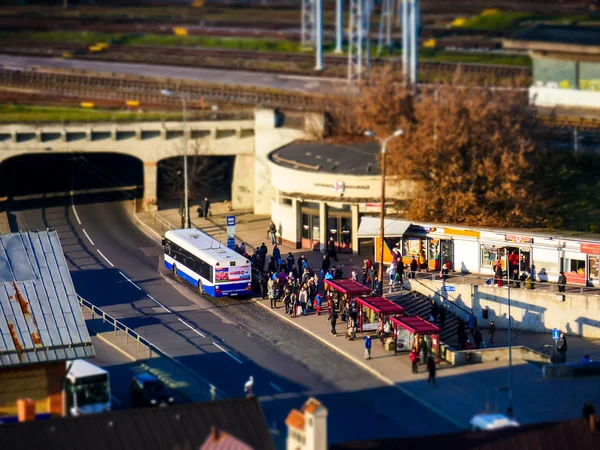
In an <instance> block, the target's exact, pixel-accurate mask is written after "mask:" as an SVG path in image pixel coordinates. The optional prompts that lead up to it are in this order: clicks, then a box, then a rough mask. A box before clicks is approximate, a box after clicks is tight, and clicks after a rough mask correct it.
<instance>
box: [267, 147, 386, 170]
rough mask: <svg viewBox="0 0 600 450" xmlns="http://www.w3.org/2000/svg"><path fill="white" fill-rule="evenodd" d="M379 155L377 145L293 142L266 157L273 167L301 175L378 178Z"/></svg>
mask: <svg viewBox="0 0 600 450" xmlns="http://www.w3.org/2000/svg"><path fill="white" fill-rule="evenodd" d="M379 152H380V147H379V144H378V143H377V142H360V143H352V144H337V143H331V142H325V141H296V142H293V143H291V144H288V145H286V146H284V147H281V148H280V149H277V150H275V151H274V152H272V153H271V155H270V158H271V160H272V161H273V162H274V163H275V164H278V165H280V166H283V167H288V168H290V169H295V170H300V171H304V172H321V173H333V174H340V175H342V174H343V175H379V174H380V173H381V171H380V167H379V162H378V161H377V155H378V154H379Z"/></svg>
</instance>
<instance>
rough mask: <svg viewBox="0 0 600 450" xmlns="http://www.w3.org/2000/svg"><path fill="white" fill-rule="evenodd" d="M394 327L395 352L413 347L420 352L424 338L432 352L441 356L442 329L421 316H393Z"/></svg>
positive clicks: (391, 319)
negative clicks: (421, 341)
mask: <svg viewBox="0 0 600 450" xmlns="http://www.w3.org/2000/svg"><path fill="white" fill-rule="evenodd" d="M390 321H391V323H392V325H393V327H394V342H396V350H395V352H396V353H397V352H409V351H411V350H412V349H413V348H414V349H416V350H417V353H420V350H421V349H420V348H419V347H420V340H421V338H423V339H424V340H425V342H426V343H427V347H428V348H429V349H431V351H432V353H433V354H435V355H437V356H438V357H439V356H440V333H441V332H442V330H441V329H440V328H439V327H437V326H435V325H433V324H432V323H429V322H427V321H426V320H425V319H422V318H420V317H419V316H403V317H391V318H390Z"/></svg>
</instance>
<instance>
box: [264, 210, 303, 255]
mask: <svg viewBox="0 0 600 450" xmlns="http://www.w3.org/2000/svg"><path fill="white" fill-rule="evenodd" d="M299 215H300V207H299V205H298V201H297V200H295V199H294V200H292V205H291V206H288V205H281V204H279V203H277V201H273V202H272V205H271V219H272V220H273V223H274V224H275V226H276V227H277V232H278V234H279V236H281V238H282V239H283V240H284V241H285V242H286V243H288V244H290V245H292V246H294V247H297V248H300V243H301V241H302V235H301V231H300V229H299V227H300V226H301V220H300V218H299V217H298V216H299Z"/></svg>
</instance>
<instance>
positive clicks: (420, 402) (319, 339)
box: [134, 217, 465, 429]
mask: <svg viewBox="0 0 600 450" xmlns="http://www.w3.org/2000/svg"><path fill="white" fill-rule="evenodd" d="M136 221H137V222H138V223H141V224H142V225H144V227H146V228H148V229H149V230H150V231H152V233H154V234H156V235H157V236H160V235H159V234H158V233H156V231H154V230H153V229H152V228H151V227H150V226H148V225H146V224H145V223H143V222H142V221H141V220H139V219H137V217H136V218H135V220H134V223H135V222H136ZM144 233H146V232H144ZM254 303H256V304H258V305H260V306H261V307H262V308H265V309H266V310H267V311H269V312H270V313H271V314H274V315H275V316H277V317H278V318H279V319H280V320H285V321H287V322H289V323H291V324H293V325H294V326H295V327H296V328H298V329H299V330H301V331H302V332H304V333H306V334H308V335H310V336H311V337H313V338H314V339H317V340H318V341H319V342H321V343H323V344H325V345H327V346H328V347H329V348H331V349H332V350H334V351H335V352H337V353H339V354H340V355H342V356H344V357H345V358H347V359H349V360H350V361H352V362H353V363H354V364H356V365H358V366H360V367H361V368H362V369H364V370H366V371H367V372H369V373H370V374H372V375H374V376H375V377H377V378H378V379H380V380H381V381H383V382H384V383H385V384H387V385H389V386H392V387H394V388H396V389H398V390H399V391H400V392H402V393H403V394H405V395H406V396H408V397H410V398H411V399H413V400H415V401H416V402H417V403H419V404H420V405H422V406H424V407H425V408H427V409H428V410H430V411H432V412H433V413H435V414H437V415H438V416H440V417H441V418H442V419H445V420H446V421H448V422H450V423H451V424H453V425H455V426H456V427H458V428H459V429H463V428H465V425H464V424H462V423H460V422H458V421H457V420H455V419H454V418H452V417H450V416H448V415H446V414H444V413H442V412H441V411H439V410H438V409H436V408H435V407H434V406H432V405H430V404H429V403H427V402H426V401H424V400H422V399H421V398H420V397H418V396H417V395H415V394H413V393H412V392H410V391H409V390H407V389H406V388H404V387H402V386H400V385H398V384H396V383H394V382H393V381H392V380H390V379H389V378H388V377H386V376H384V375H381V374H380V373H379V372H378V371H377V370H375V369H373V368H372V367H370V366H368V365H367V364H365V363H364V362H363V361H361V360H360V359H357V358H355V357H354V356H351V355H349V354H347V353H346V352H344V351H342V350H340V349H339V348H338V347H336V346H335V345H333V344H332V343H331V342H329V341H327V340H325V339H323V338H322V337H320V336H317V335H315V334H313V333H311V332H310V331H308V330H307V329H306V328H304V327H303V326H302V325H300V324H298V323H297V322H295V321H293V320H291V319H290V318H288V317H283V316H281V315H279V314H277V313H275V312H273V311H272V310H271V308H269V307H268V306H267V305H265V304H263V303H261V302H259V301H256V300H255V301H254Z"/></svg>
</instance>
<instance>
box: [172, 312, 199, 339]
mask: <svg viewBox="0 0 600 450" xmlns="http://www.w3.org/2000/svg"><path fill="white" fill-rule="evenodd" d="M178 319H179V321H180V322H181V323H182V324H184V325H185V326H186V327H188V328H189V329H190V330H192V331H193V332H194V333H196V334H199V335H200V336H202V337H203V338H205V337H206V336H204V335H203V334H202V333H200V332H199V331H198V330H196V329H195V328H194V327H192V326H191V325H190V324H189V323H186V322H184V321H183V320H181V317H179V318H178Z"/></svg>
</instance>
